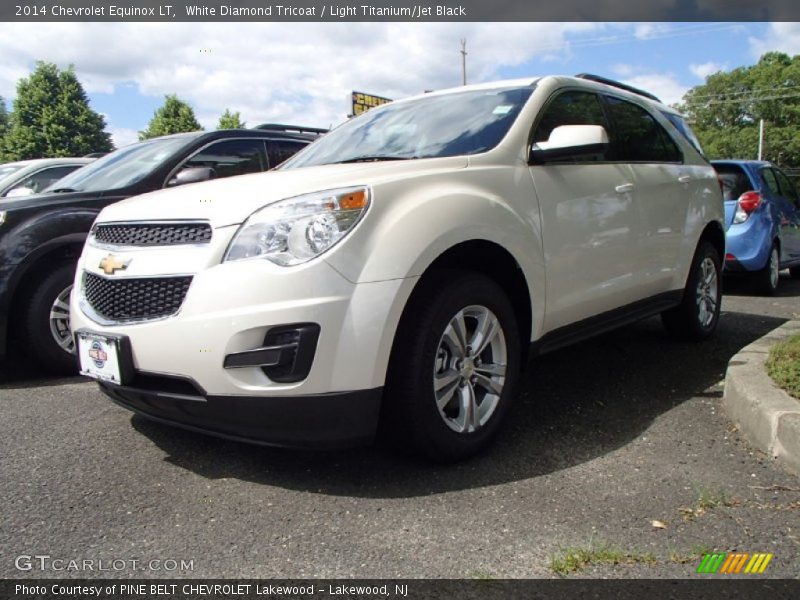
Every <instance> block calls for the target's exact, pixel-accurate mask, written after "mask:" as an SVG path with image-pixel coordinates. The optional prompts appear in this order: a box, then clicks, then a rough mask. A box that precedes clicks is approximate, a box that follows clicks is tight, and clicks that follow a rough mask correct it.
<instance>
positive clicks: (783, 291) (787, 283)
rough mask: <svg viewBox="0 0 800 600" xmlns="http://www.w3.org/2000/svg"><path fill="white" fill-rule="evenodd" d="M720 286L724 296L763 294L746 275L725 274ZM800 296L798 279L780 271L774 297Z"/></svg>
mask: <svg viewBox="0 0 800 600" xmlns="http://www.w3.org/2000/svg"><path fill="white" fill-rule="evenodd" d="M722 287H723V290H724V293H725V295H726V296H754V297H759V296H763V295H762V294H760V293H759V292H758V291H757V290H756V288H755V284H754V283H753V280H752V279H751V278H749V277H747V276H746V275H741V274H727V275H726V276H725V277H724V278H723V282H722ZM797 296H800V279H794V278H792V277H791V276H790V275H789V273H788V271H782V272H781V274H780V279H779V280H778V289H777V291H776V292H775V295H774V296H772V297H774V298H793V297H797Z"/></svg>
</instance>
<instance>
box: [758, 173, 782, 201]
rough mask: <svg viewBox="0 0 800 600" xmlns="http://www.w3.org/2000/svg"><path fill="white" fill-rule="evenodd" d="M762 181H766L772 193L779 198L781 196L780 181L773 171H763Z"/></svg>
mask: <svg viewBox="0 0 800 600" xmlns="http://www.w3.org/2000/svg"><path fill="white" fill-rule="evenodd" d="M761 179H763V180H764V183H765V184H766V185H767V188H769V191H770V192H772V193H773V194H777V195H779V196H780V195H781V188H780V187H778V180H777V179H776V178H775V173H773V172H772V169H762V170H761Z"/></svg>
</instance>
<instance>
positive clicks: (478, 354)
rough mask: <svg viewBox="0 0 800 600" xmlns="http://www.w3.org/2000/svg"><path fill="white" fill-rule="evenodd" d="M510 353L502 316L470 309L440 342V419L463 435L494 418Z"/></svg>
mask: <svg viewBox="0 0 800 600" xmlns="http://www.w3.org/2000/svg"><path fill="white" fill-rule="evenodd" d="M507 359H508V349H507V345H506V337H505V334H504V333H503V328H502V326H501V325H500V321H499V319H498V318H497V316H496V315H495V314H494V313H493V312H492V311H491V310H489V309H488V308H486V307H485V306H478V305H475V306H467V307H466V308H463V309H461V310H460V311H458V313H456V315H455V316H453V318H452V319H450V322H449V323H448V325H447V327H446V328H445V330H444V333H443V334H442V337H441V339H440V340H439V345H438V347H437V350H436V361H435V363H434V369H433V391H434V396H435V398H436V405H437V408H438V410H439V415H440V416H441V417H442V419H443V420H444V422H445V423H446V424H447V426H448V427H450V429H452V430H453V431H455V432H457V433H472V432H475V431H477V430H478V429H480V428H481V427H483V426H484V425H485V424H486V422H487V421H488V420H489V419H490V418H491V416H492V415H493V414H494V412H495V409H496V408H497V405H498V403H499V401H500V396H501V394H502V393H503V386H504V384H505V380H506V377H505V376H506V366H507Z"/></svg>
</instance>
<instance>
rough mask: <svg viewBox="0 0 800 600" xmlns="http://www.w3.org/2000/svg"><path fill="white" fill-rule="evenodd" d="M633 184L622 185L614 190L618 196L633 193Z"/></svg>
mask: <svg viewBox="0 0 800 600" xmlns="http://www.w3.org/2000/svg"><path fill="white" fill-rule="evenodd" d="M633 187H634V186H633V184H632V183H622V184H620V185H618V186H617V187H615V188H614V189H615V190H616V192H617V193H618V194H627V193H628V192H632V191H633Z"/></svg>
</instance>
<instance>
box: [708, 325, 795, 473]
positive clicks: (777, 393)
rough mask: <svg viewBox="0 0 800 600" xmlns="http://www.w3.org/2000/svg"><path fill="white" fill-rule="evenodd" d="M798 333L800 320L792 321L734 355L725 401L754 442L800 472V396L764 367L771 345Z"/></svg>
mask: <svg viewBox="0 0 800 600" xmlns="http://www.w3.org/2000/svg"><path fill="white" fill-rule="evenodd" d="M796 333H800V321H789V322H788V323H784V324H783V325H781V326H780V327H778V328H777V329H775V330H773V331H771V332H770V333H768V334H767V335H765V336H764V337H762V338H761V339H758V340H756V341H755V342H753V343H752V344H750V345H749V346H745V347H744V348H742V349H741V350H740V351H739V352H738V353H737V354H736V355H734V356H733V358H731V360H730V362H729V363H728V370H727V373H726V374H725V393H724V395H723V397H722V405H723V408H724V410H725V412H727V414H728V416H729V417H730V418H731V419H732V420H733V421H734V423H736V425H738V426H739V429H740V430H741V432H742V433H743V434H744V435H745V437H746V438H747V439H748V440H749V441H750V442H751V443H752V444H753V445H754V446H756V447H757V448H758V449H760V450H763V451H764V452H766V453H767V454H769V455H770V456H774V457H775V458H776V459H777V460H779V461H781V462H782V463H784V464H785V465H786V466H787V467H789V468H790V469H791V470H793V471H795V472H797V473H800V400H796V399H794V398H792V397H791V396H789V394H787V393H786V392H784V391H783V390H782V389H780V388H779V387H777V386H776V385H775V383H774V382H773V381H772V379H771V378H770V376H769V375H767V371H766V369H765V367H764V364H765V363H766V361H767V357H768V356H769V349H770V348H771V347H772V346H773V345H774V344H775V343H777V342H779V341H781V340H783V339H785V338H787V337H789V336H790V335H794V334H796Z"/></svg>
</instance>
